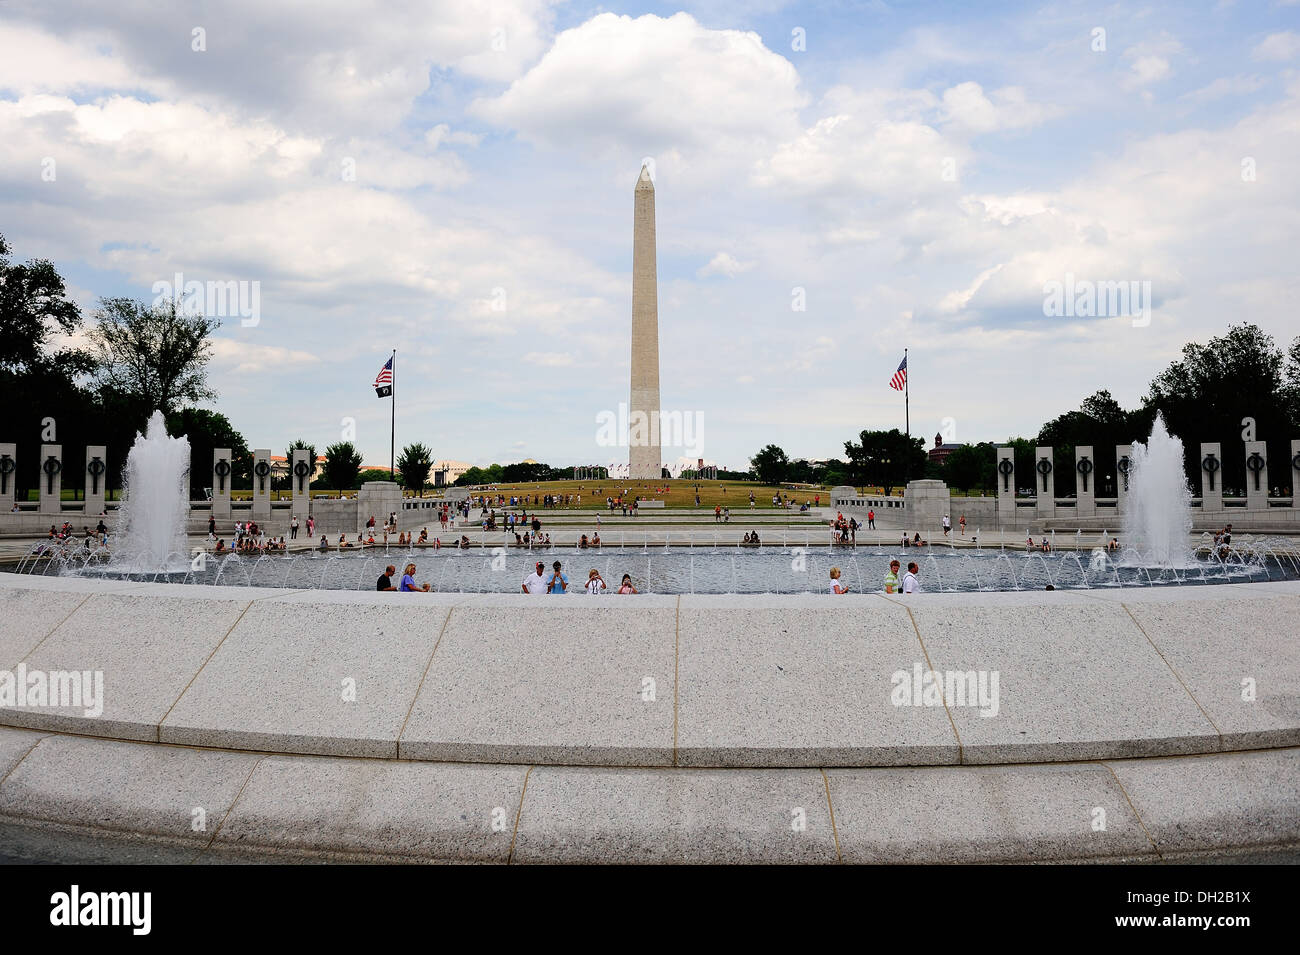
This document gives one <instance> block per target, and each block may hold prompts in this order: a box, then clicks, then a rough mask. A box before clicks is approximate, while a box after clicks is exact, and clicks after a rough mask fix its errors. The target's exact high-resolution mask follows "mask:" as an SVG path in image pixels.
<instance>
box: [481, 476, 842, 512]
mask: <svg viewBox="0 0 1300 955" xmlns="http://www.w3.org/2000/svg"><path fill="white" fill-rule="evenodd" d="M697 487H698V489H699V495H700V510H701V511H705V510H709V511H711V510H713V508H714V507H718V506H721V507H729V508H731V510H732V512H733V513H735V512H737V511H741V510H748V508H749V495H750V492H753V494H754V506H755V507H771V506H772V495H773V494H775V493H776V492H777V491H781V493H782V494H783V495H787V496H789V498H790V499H791V500H793V501H796V502H798V503H803V502H804V501H808V502H809V503H812V502H813V501H814V499H815V498H816V497H817V495H821V503H822V505H825V504H826V503H827V501H828V500H829V499H830V488H817V489H801V490H799V491H790V490H785V489H782V488H776V487H773V486H771V485H768V484H757V483H755V482H753V481H680V480H678V481H670V480H662V481H614V480H605V481H538V482H535V483H529V484H505V483H502V484H495V485H492V490H491V491H490V492H486V493H491V494H504V495H505V496H506V497H510V496H511V495H522V494H526V495H528V496H529V497H530V498H531V497H532V496H533V495H534V494H536V495H538V496H539V497H542V496H545V495H547V494H572V495H577V494H581V495H582V504H581V507H582V509H583V510H589V509H591V510H595V509H604V508H605V507H606V504H605V498H606V497H617V496H618V495H619V494H620V493H623V494H625V495H626V497H627V498H628V499H631V498H634V497H636V496H638V495H640V497H641V498H642V499H643V500H644V499H648V500H652V501H663V502H664V507H680V508H693V507H695V494H696V488H697ZM470 493H471V494H476V495H477V494H480V493H485V492H481V491H477V490H471V491H470ZM528 506H529V507H532V506H533V505H532V503H531V502H530V503H529V505H528ZM570 506H572V507H576V506H578V505H576V504H573V505H570ZM647 513H649V512H647Z"/></svg>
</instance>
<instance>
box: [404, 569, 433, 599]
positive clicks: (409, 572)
mask: <svg viewBox="0 0 1300 955" xmlns="http://www.w3.org/2000/svg"><path fill="white" fill-rule="evenodd" d="M397 589H398V590H400V591H401V592H402V593H404V594H407V593H428V592H429V585H428V584H417V583H416V582H415V565H414V564H407V565H406V570H404V571H402V583H401V586H400V587H398V588H397Z"/></svg>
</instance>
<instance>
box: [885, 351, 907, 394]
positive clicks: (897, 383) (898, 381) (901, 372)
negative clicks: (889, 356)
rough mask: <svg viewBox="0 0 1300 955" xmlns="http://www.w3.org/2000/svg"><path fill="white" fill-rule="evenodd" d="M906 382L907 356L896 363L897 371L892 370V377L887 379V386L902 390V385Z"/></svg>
mask: <svg viewBox="0 0 1300 955" xmlns="http://www.w3.org/2000/svg"><path fill="white" fill-rule="evenodd" d="M905 384H907V356H906V355H904V356H903V360H902V361H901V362H899V363H898V371H896V372H894V377H893V378H890V379H889V387H890V388H893V389H894V390H895V391H902V390H903V385H905Z"/></svg>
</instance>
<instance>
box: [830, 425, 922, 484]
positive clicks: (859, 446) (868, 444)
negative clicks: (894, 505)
mask: <svg viewBox="0 0 1300 955" xmlns="http://www.w3.org/2000/svg"><path fill="white" fill-rule="evenodd" d="M844 455H845V457H847V458H848V459H849V470H850V473H851V474H852V475H853V477H854V479H855V480H854V484H856V485H873V486H875V485H879V486H880V487H882V488H884V490H885V493H886V494H890V493H892V492H893V489H894V488H895V487H899V486H901V485H904V484H906V483H907V482H908V481H910V480H914V479H916V478H919V477H921V476H922V475H923V474H924V473H925V462H926V456H925V440H924V439H923V438H909V437H908V436H907V435H906V434H904V433H903V432H902V431H899V430H898V429H897V428H891V429H890V430H889V431H863V432H862V433H861V434H859V435H858V442H857V443H854V442H852V441H845V442H844Z"/></svg>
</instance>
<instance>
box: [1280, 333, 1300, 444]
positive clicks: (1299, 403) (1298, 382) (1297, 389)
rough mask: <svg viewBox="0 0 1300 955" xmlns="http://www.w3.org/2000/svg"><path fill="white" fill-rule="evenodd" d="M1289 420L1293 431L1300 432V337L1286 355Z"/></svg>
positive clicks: (1284, 388)
mask: <svg viewBox="0 0 1300 955" xmlns="http://www.w3.org/2000/svg"><path fill="white" fill-rule="evenodd" d="M1283 398H1284V400H1285V401H1286V413H1287V418H1288V419H1290V424H1291V429H1292V431H1300V336H1297V337H1296V340H1295V341H1293V342H1292V343H1291V348H1290V350H1289V351H1288V352H1287V355H1286V383H1285V384H1284V385H1283Z"/></svg>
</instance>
